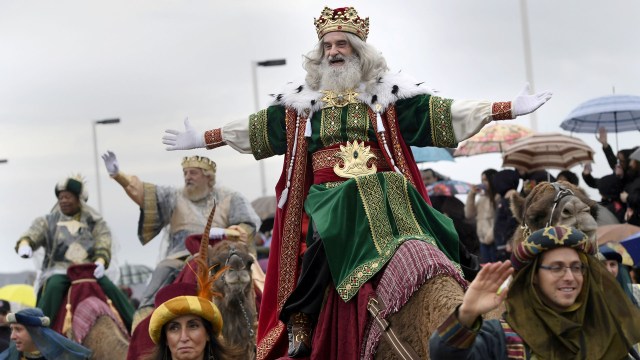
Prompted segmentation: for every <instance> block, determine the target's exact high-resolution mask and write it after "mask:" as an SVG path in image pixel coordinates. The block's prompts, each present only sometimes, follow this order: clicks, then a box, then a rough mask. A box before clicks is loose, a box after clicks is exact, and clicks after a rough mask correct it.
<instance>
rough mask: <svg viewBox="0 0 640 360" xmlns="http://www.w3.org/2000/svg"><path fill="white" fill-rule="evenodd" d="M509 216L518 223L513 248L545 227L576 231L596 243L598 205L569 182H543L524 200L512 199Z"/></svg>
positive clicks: (516, 197)
mask: <svg viewBox="0 0 640 360" xmlns="http://www.w3.org/2000/svg"><path fill="white" fill-rule="evenodd" d="M511 212H513V216H514V217H515V218H516V220H517V221H518V223H520V227H519V229H518V230H516V231H515V233H514V234H513V237H512V243H513V244H518V243H520V242H521V241H522V240H524V239H525V237H526V236H528V235H529V234H530V233H531V232H533V231H536V230H539V229H542V228H543V227H545V226H548V225H566V226H571V227H575V228H577V229H579V230H581V231H582V232H584V233H585V234H586V235H587V236H589V239H590V240H591V241H593V242H594V243H595V242H596V228H597V227H598V223H597V221H596V219H597V217H598V203H597V202H595V201H594V200H591V199H590V198H589V196H587V194H586V193H585V192H584V190H582V189H581V188H579V187H577V186H575V185H573V184H570V183H568V182H565V181H558V182H555V183H549V182H542V183H540V184H538V185H536V187H534V188H533V190H531V192H530V193H529V195H528V196H527V197H526V198H524V197H522V196H521V195H519V194H516V195H514V196H513V197H512V198H511Z"/></svg>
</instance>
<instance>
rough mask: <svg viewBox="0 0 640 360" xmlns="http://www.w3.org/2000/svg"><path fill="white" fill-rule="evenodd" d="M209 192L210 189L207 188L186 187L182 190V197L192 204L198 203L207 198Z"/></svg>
mask: <svg viewBox="0 0 640 360" xmlns="http://www.w3.org/2000/svg"><path fill="white" fill-rule="evenodd" d="M210 192H211V189H210V188H209V186H196V185H193V186H188V185H187V186H185V187H184V189H183V194H184V196H185V197H186V198H187V199H189V200H191V201H193V202H196V201H200V200H202V199H204V198H206V197H207V196H209V193H210Z"/></svg>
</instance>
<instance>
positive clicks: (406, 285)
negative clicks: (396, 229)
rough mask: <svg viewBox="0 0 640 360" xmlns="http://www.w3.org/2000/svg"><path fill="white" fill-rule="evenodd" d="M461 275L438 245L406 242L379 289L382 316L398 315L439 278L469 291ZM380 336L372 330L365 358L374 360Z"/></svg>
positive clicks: (390, 265) (391, 263)
mask: <svg viewBox="0 0 640 360" xmlns="http://www.w3.org/2000/svg"><path fill="white" fill-rule="evenodd" d="M461 274H462V271H461V270H460V268H459V265H458V264H455V263H453V262H451V260H449V259H448V258H447V257H446V256H445V255H444V254H443V253H442V251H440V250H439V249H438V248H437V247H436V246H434V245H431V244H428V243H426V242H423V241H417V240H409V241H406V242H404V243H403V244H402V245H400V247H399V248H398V250H397V251H396V253H395V255H394V256H393V257H392V258H391V260H389V263H388V264H387V267H386V268H385V269H384V270H383V272H382V275H381V277H380V282H379V283H378V286H377V287H376V293H377V295H378V298H379V299H380V300H381V301H382V302H383V303H384V304H386V308H385V309H383V310H382V311H380V317H381V318H383V319H386V318H387V317H388V316H390V315H391V314H393V313H396V312H398V311H399V310H400V309H401V308H402V306H404V304H406V302H407V301H409V298H410V297H411V296H412V295H413V293H414V292H415V291H416V290H418V289H419V288H420V286H422V284H424V283H425V282H426V281H427V280H429V279H431V278H434V277H436V276H439V275H445V276H451V277H453V278H454V279H455V280H456V281H457V282H458V283H459V284H460V286H461V287H462V288H463V289H464V290H466V289H467V286H468V283H467V281H466V280H464V278H463V277H462V275H461ZM380 335H381V332H380V328H379V327H377V326H372V327H371V328H370V332H369V334H368V336H367V337H366V339H367V342H366V344H364V350H363V351H364V355H363V359H367V360H371V359H373V357H374V355H375V352H376V349H377V348H378V343H379V342H380Z"/></svg>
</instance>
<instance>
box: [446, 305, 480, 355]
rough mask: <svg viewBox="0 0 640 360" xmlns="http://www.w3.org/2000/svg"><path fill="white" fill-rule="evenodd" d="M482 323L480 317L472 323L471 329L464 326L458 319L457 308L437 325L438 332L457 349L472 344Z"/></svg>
mask: <svg viewBox="0 0 640 360" xmlns="http://www.w3.org/2000/svg"><path fill="white" fill-rule="evenodd" d="M481 324H482V318H480V317H479V318H478V320H477V321H476V322H475V323H474V324H473V329H469V328H466V327H465V326H463V325H462V324H460V322H459V321H458V309H457V308H456V311H454V312H453V313H451V315H449V317H448V318H447V320H445V321H444V322H443V323H442V324H440V326H438V329H437V331H438V334H439V335H440V337H441V338H442V340H443V341H444V342H445V343H446V344H448V345H449V346H452V347H455V348H458V349H468V348H470V347H471V345H473V342H474V341H475V340H476V335H478V330H479V329H480V326H481Z"/></svg>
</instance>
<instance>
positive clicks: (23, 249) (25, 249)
mask: <svg viewBox="0 0 640 360" xmlns="http://www.w3.org/2000/svg"><path fill="white" fill-rule="evenodd" d="M18 255H20V257H21V258H24V259H28V258H30V257H31V256H33V249H32V248H31V246H29V245H27V244H22V245H20V246H19V247H18Z"/></svg>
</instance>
